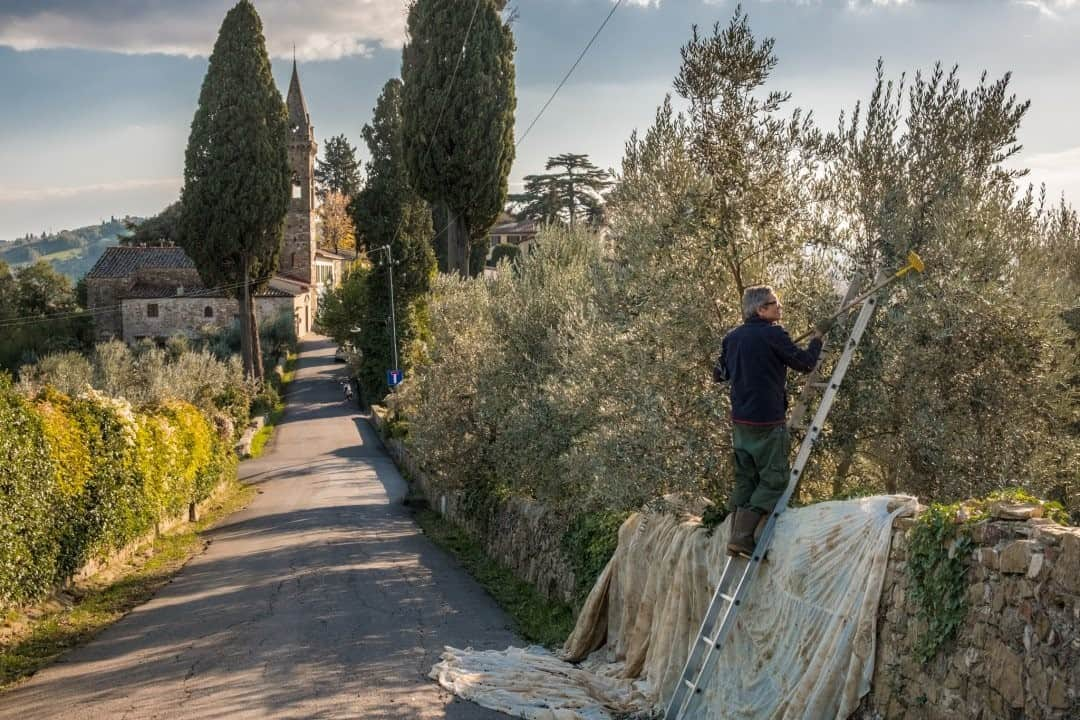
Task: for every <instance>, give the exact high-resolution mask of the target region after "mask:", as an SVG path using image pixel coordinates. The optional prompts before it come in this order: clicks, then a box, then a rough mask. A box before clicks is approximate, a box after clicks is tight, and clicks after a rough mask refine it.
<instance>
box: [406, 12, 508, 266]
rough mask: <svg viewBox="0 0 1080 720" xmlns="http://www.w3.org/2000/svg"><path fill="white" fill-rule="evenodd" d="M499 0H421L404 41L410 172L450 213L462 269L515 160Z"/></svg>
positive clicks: (450, 239) (497, 205)
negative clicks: (473, 240)
mask: <svg viewBox="0 0 1080 720" xmlns="http://www.w3.org/2000/svg"><path fill="white" fill-rule="evenodd" d="M503 4H504V3H503V2H500V1H499V0H476V2H471V1H465V0H415V1H414V2H413V4H412V5H411V6H410V8H409V18H408V37H409V39H408V42H407V43H406V45H405V48H404V50H403V51H402V62H401V79H402V81H403V82H404V94H403V97H402V116H403V119H404V129H405V160H406V165H407V167H408V170H409V178H410V181H411V183H412V186H413V188H415V189H416V191H417V192H418V193H419V194H420V195H421V196H422V197H423V198H425V199H426V200H427V201H428V202H430V203H432V204H433V205H434V206H436V207H437V209H438V211H439V213H440V214H442V213H445V215H446V217H447V225H446V227H447V232H446V245H447V265H448V269H450V270H456V271H457V272H458V273H460V274H461V275H468V274H469V243H470V238H482V237H483V236H484V235H485V234H486V233H487V231H488V229H489V228H490V227H491V225H492V223H494V222H495V219H496V218H497V217H498V215H499V212H500V211H501V210H502V208H503V205H504V203H505V202H506V190H507V181H506V177H507V175H508V174H509V172H510V165H511V164H512V163H513V160H514V109H515V108H516V106H517V99H516V97H515V94H514V37H513V34H512V33H511V31H510V27H509V25H508V24H507V23H505V22H503V20H502V17H501V16H500V14H499V11H500V10H501V8H502V5H503ZM470 27H471V30H470ZM467 32H468V38H467V39H466V33H467ZM455 68H457V72H456V74H455ZM451 77H452V78H453V85H452V86H451Z"/></svg>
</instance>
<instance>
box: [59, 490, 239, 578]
mask: <svg viewBox="0 0 1080 720" xmlns="http://www.w3.org/2000/svg"><path fill="white" fill-rule="evenodd" d="M228 483H229V480H227V479H226V480H222V481H220V482H219V483H218V484H217V486H215V487H214V489H213V490H212V491H211V492H210V494H209V495H208V496H207V497H206V499H205V500H201V501H199V502H197V503H192V504H191V505H190V506H189V507H188V509H187V510H185V511H183V512H182V513H180V514H179V515H176V516H174V517H169V518H163V519H161V520H159V521H158V522H157V523H155V526H154V529H153V530H150V531H149V532H146V533H143V535H141V536H140V537H137V538H135V539H134V540H132V541H131V542H129V543H128V544H127V545H125V546H124V547H122V548H120V549H119V550H117V551H116V552H112V553H109V554H108V555H107V556H106V557H103V558H91V559H90V560H87V561H86V563H84V564H83V566H82V567H80V568H79V569H78V570H77V571H76V572H75V574H74V575H72V576H71V578H69V579H68V580H67V581H66V582H64V583H63V585H62V586H61V589H64V588H69V587H71V586H72V585H74V584H75V583H76V582H79V581H81V580H85V579H86V578H88V577H90V576H92V575H95V574H97V573H99V572H101V571H102V570H104V569H105V568H108V567H110V566H113V565H116V564H118V563H121V562H124V561H126V560H127V559H128V558H130V557H131V556H132V555H133V554H135V552H136V551H138V550H139V549H140V548H141V547H143V546H144V545H146V544H147V543H149V542H152V541H153V540H155V539H156V538H158V537H160V536H161V535H169V534H171V533H172V532H173V531H174V530H176V529H177V528H178V527H181V526H183V525H187V524H189V523H194V522H197V521H198V519H199V518H200V517H202V515H203V511H204V510H205V509H206V508H207V507H208V506H209V505H210V504H211V503H213V502H214V501H216V500H217V498H218V496H219V495H220V494H221V492H222V490H223V489H224V488H225V486H226V485H227V484H228Z"/></svg>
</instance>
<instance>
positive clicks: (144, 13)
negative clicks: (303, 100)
mask: <svg viewBox="0 0 1080 720" xmlns="http://www.w3.org/2000/svg"><path fill="white" fill-rule="evenodd" d="M233 4H234V2H233V0H190V1H189V2H181V1H176V2H155V3H146V2H137V1H136V0H126V1H123V2H119V3H118V2H115V0H43V1H42V2H37V3H30V2H25V3H20V2H15V3H14V7H8V8H0V45H7V46H10V47H12V48H15V49H16V50H35V49H42V48H80V49H89V50H106V51H112V52H120V53H127V54H140V53H165V54H169V55H184V56H188V57H194V56H204V57H205V56H207V55H209V54H210V51H211V50H212V49H213V45H214V40H215V39H216V37H217V32H218V29H219V27H220V26H221V20H222V19H224V17H225V13H226V12H228V10H229V8H230V7H231V6H232V5H233ZM257 7H258V11H259V16H260V17H261V18H262V21H263V33H264V35H265V36H266V43H267V49H268V50H269V52H270V54H271V55H272V56H273V57H291V56H292V53H293V44H294V43H295V45H296V56H297V57H298V58H299V59H301V60H334V59H338V58H341V57H345V56H350V55H361V56H363V55H369V54H370V53H371V52H372V51H373V50H374V49H375V48H376V47H386V48H399V47H401V45H402V43H403V41H404V38H405V15H406V5H405V3H404V2H403V1H402V0H347V1H341V2H334V3H297V2H293V1H292V0H260V2H259V3H258V6H257Z"/></svg>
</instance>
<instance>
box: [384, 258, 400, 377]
mask: <svg viewBox="0 0 1080 720" xmlns="http://www.w3.org/2000/svg"><path fill="white" fill-rule="evenodd" d="M383 249H384V250H386V271H387V274H388V275H389V280H390V342H391V344H392V347H391V349H392V350H393V355H394V367H393V368H392V369H393V370H394V372H397V371H398V370H399V367H398V354H397V317H396V316H395V314H394V255H393V253H392V252H391V250H390V246H389V245H384V246H383Z"/></svg>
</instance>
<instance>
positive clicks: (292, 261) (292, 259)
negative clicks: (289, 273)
mask: <svg viewBox="0 0 1080 720" xmlns="http://www.w3.org/2000/svg"><path fill="white" fill-rule="evenodd" d="M289 267H296V253H293V254H292V255H291V256H290V257H289Z"/></svg>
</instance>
